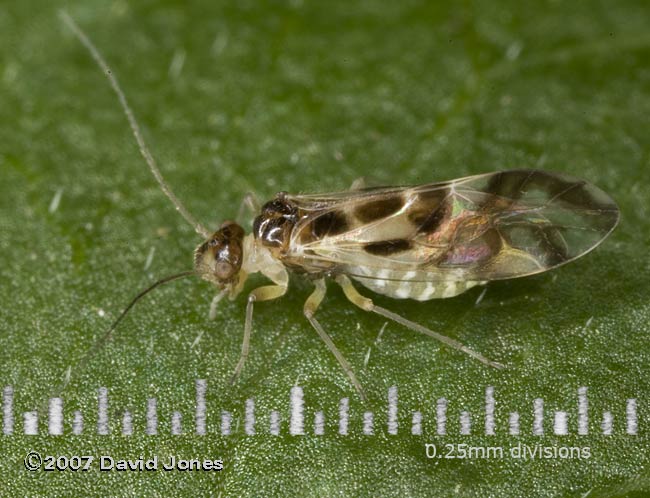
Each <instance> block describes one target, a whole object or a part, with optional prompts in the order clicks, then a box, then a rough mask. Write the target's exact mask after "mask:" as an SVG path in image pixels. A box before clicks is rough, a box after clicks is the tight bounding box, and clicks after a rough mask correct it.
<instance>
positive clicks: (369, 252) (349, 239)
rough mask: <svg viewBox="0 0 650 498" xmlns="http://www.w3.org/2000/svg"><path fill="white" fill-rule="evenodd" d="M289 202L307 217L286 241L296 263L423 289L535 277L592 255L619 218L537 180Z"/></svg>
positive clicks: (495, 179) (519, 176)
mask: <svg viewBox="0 0 650 498" xmlns="http://www.w3.org/2000/svg"><path fill="white" fill-rule="evenodd" d="M291 199H292V201H293V202H296V204H297V205H298V206H299V207H300V208H301V209H302V210H303V212H305V213H307V215H306V216H305V219H304V220H303V222H301V225H300V226H299V227H298V230H297V231H296V234H297V235H296V240H295V241H294V243H295V244H297V245H298V246H300V247H301V252H302V254H303V256H304V257H306V258H311V259H313V260H314V261H318V262H320V263H321V264H324V263H335V264H337V265H339V267H340V269H342V270H344V271H348V272H352V273H353V272H354V271H355V269H358V268H363V269H364V271H363V273H364V276H367V274H368V271H367V270H368V269H373V268H375V269H390V270H394V271H393V272H391V274H392V275H399V272H412V271H416V272H417V274H418V276H417V278H418V279H422V280H429V281H435V280H446V281H448V280H454V279H456V280H498V279H506V278H514V277H519V276H524V275H530V274H534V273H539V272H542V271H545V270H548V269H550V268H554V267H556V266H559V265H561V264H564V263H566V262H568V261H571V260H573V259H575V258H577V257H579V256H581V255H583V254H585V253H587V252H588V251H590V250H591V249H593V248H594V247H596V246H597V245H598V244H599V243H600V242H601V241H602V240H603V239H604V238H605V237H606V236H607V235H608V234H609V232H611V230H612V229H613V228H614V227H615V226H616V223H617V222H618V218H619V211H618V207H617V206H616V204H615V203H614V201H613V200H612V199H611V198H610V197H609V196H608V195H607V194H605V193H604V192H603V191H602V190H600V189H599V188H597V187H595V186H594V185H591V184H589V183H587V182H585V181H583V180H578V179H576V178H572V177H570V176H568V175H564V174H560V173H550V172H545V171H538V170H510V171H502V172H498V173H491V174H485V175H477V176H472V177H466V178H462V179H459V180H455V181H452V182H444V183H435V184H428V185H420V186H414V187H388V188H382V189H369V190H366V191H353V192H344V193H340V194H328V195H325V196H294V197H292V198H291ZM317 227H320V228H319V229H318V230H314V228H317ZM409 278H410V279H411V280H413V276H412V275H411V276H410V277H409Z"/></svg>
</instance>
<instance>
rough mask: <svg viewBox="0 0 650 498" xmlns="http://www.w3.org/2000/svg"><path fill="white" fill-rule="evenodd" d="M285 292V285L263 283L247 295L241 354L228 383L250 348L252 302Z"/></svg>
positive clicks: (235, 376)
mask: <svg viewBox="0 0 650 498" xmlns="http://www.w3.org/2000/svg"><path fill="white" fill-rule="evenodd" d="M286 292H287V287H286V286H284V285H265V286H263V287H258V288H257V289H255V290H253V291H252V292H251V293H250V294H249V295H248V303H247V304H246V321H245V322H244V340H243V342H242V346H241V356H240V357H239V361H238V362H237V366H236V367H235V371H234V372H233V374H232V377H231V378H230V384H234V383H235V381H236V380H237V378H238V377H239V374H240V373H241V371H242V368H244V363H246V359H247V358H248V351H249V349H250V341H251V331H252V329H253V303H255V301H270V300H272V299H277V298H278V297H281V296H283V295H284V294H285V293H286Z"/></svg>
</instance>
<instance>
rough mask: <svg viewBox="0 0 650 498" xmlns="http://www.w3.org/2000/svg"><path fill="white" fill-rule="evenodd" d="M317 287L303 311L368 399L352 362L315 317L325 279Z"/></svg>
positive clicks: (363, 398) (323, 289)
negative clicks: (351, 364) (349, 361)
mask: <svg viewBox="0 0 650 498" xmlns="http://www.w3.org/2000/svg"><path fill="white" fill-rule="evenodd" d="M314 285H315V289H314V292H312V293H311V295H310V296H309V297H308V298H307V300H306V301H305V305H304V306H303V312H304V313H305V317H306V318H307V320H309V323H311V326H312V327H314V329H315V330H316V332H318V335H319V336H320V338H321V339H322V340H323V342H324V343H325V345H326V346H327V348H328V349H329V350H330V351H331V352H332V354H333V355H334V357H335V358H336V359H337V361H338V362H339V364H340V365H341V367H342V368H343V370H344V371H345V373H346V374H347V376H348V377H349V379H350V382H352V385H354V387H355V389H356V390H357V392H358V393H359V396H361V399H362V400H364V401H365V400H366V399H367V398H366V394H365V392H364V391H363V388H362V387H361V383H360V382H359V380H358V379H357V376H356V375H354V371H353V370H352V367H351V366H350V363H348V360H346V359H345V357H344V356H343V354H341V352H340V351H339V350H338V349H337V347H336V346H335V345H334V343H333V342H332V339H331V338H330V336H329V335H328V334H327V332H325V330H324V329H323V327H322V326H321V324H320V323H319V322H318V321H317V320H316V318H315V317H314V314H315V313H316V310H317V309H318V307H319V306H320V303H321V302H322V301H323V298H324V297H325V292H326V291H327V288H326V286H325V279H322V278H321V279H320V280H316V281H315V282H314Z"/></svg>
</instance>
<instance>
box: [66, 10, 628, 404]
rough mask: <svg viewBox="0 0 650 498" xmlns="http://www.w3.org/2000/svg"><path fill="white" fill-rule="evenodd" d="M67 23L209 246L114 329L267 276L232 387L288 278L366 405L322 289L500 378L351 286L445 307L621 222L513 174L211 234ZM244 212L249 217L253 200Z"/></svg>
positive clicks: (374, 192)
mask: <svg viewBox="0 0 650 498" xmlns="http://www.w3.org/2000/svg"><path fill="white" fill-rule="evenodd" d="M63 19H64V21H65V22H66V23H67V24H68V26H69V27H70V28H71V29H72V31H73V32H74V33H75V34H76V35H77V36H78V38H79V39H80V40H81V42H82V43H83V44H84V45H85V46H86V48H88V49H89V51H90V52H91V54H92V56H93V57H94V59H95V60H96V61H97V63H98V64H99V65H100V67H101V68H102V69H103V70H104V71H105V72H106V74H107V75H108V78H109V81H110V83H111V85H112V87H113V89H114V90H115V92H116V93H117V95H118V98H119V101H120V104H121V105H122V108H123V110H124V112H125V114H126V116H127V118H128V120H129V123H130V126H131V129H132V131H133V134H134V135H135V138H136V140H137V142H138V144H139V146H140V151H141V153H142V155H143V156H144V158H145V160H146V162H147V164H148V165H149V168H150V169H151V171H152V173H153V175H154V176H155V178H156V180H157V181H158V183H159V184H160V186H161V188H162V190H163V192H164V193H165V194H166V195H167V196H168V197H169V199H170V200H171V201H172V202H173V204H174V206H175V207H176V208H177V210H178V211H180V213H181V214H182V215H183V216H184V218H185V219H186V220H187V221H188V222H189V223H190V224H191V225H192V226H193V227H194V228H195V230H196V232H197V233H198V234H199V235H201V236H202V237H203V238H204V240H205V241H204V242H203V243H201V244H200V245H199V246H198V248H197V249H196V251H195V254H194V269H193V270H191V271H186V272H183V273H180V274H177V275H172V276H170V277H167V278H165V279H162V280H160V281H158V282H156V283H155V284H153V285H152V286H151V287H149V288H148V289H146V290H145V291H143V292H141V293H140V294H138V295H137V296H136V297H135V298H134V299H133V301H132V302H131V303H130V304H129V306H127V308H126V309H125V310H124V312H123V313H122V314H121V315H120V317H119V318H118V319H117V320H116V322H115V323H114V324H113V326H112V327H111V328H110V329H109V331H108V333H107V334H110V332H111V331H112V330H113V329H114V328H115V326H116V325H117V324H118V323H119V321H120V320H121V319H122V318H123V317H124V315H125V314H126V313H127V312H128V311H129V310H130V309H131V307H132V306H133V305H134V304H135V303H136V302H137V301H138V300H139V299H140V298H141V297H142V296H143V295H145V294H146V293H148V292H149V291H150V290H152V289H153V288H155V287H157V286H158V285H161V284H163V283H166V282H169V281H171V280H175V279H177V278H182V277H186V276H190V275H197V276H199V277H201V278H202V279H204V280H207V281H208V282H210V283H212V284H213V285H214V286H215V287H216V289H217V293H216V296H215V298H214V299H213V301H212V305H211V307H210V314H211V315H214V314H215V310H216V306H217V303H218V302H219V301H220V300H221V299H222V298H223V297H224V296H228V297H229V298H231V299H234V298H235V297H237V296H238V295H239V294H241V293H242V291H243V289H244V284H245V282H246V281H247V278H248V277H249V276H250V275H252V274H255V273H261V274H262V275H264V276H265V277H267V278H268V279H269V280H270V284H268V285H263V286H261V287H258V288H256V289H254V290H252V291H251V292H250V293H249V294H248V300H247V304H246V318H245V324H244V337H243V343H242V350H241V356H240V358H239V361H238V363H237V365H236V367H235V371H234V374H233V376H232V381H233V382H234V380H236V379H237V377H238V376H239V374H240V373H241V371H242V368H243V367H244V364H245V362H246V360H247V358H248V354H249V347H250V339H251V332H252V329H253V308H254V306H255V303H258V302H261V301H271V300H275V299H277V298H280V297H281V296H283V295H284V294H285V293H286V292H287V290H288V286H289V273H290V272H291V273H296V274H302V275H305V276H306V277H307V278H309V279H310V280H311V281H312V282H313V284H314V290H313V292H312V293H311V295H310V296H309V297H308V299H307V300H306V302H305V304H304V315H305V317H306V318H307V320H308V321H309V323H310V324H311V325H312V327H313V328H314V329H315V331H316V332H317V333H318V335H319V336H320V338H321V339H322V340H323V341H324V342H325V344H326V345H327V347H328V349H329V350H330V351H331V353H332V354H333V355H334V356H335V357H336V359H337V360H338V362H339V364H340V365H341V367H342V368H343V370H344V371H345V373H346V374H347V376H348V377H349V379H350V382H351V383H352V384H353V385H354V387H355V388H356V389H357V391H358V392H359V393H360V395H361V396H362V397H363V396H364V394H363V389H362V387H361V384H360V382H359V381H358V379H357V377H356V376H355V374H354V371H353V369H352V367H351V365H350V364H349V363H348V361H347V360H346V359H345V358H344V356H343V355H342V354H341V352H340V351H339V350H338V349H337V348H336V346H335V345H334V343H333V342H332V340H331V338H330V336H329V335H328V334H327V333H326V332H325V330H324V329H323V327H322V326H321V324H320V322H318V320H317V319H316V317H315V314H316V310H317V309H318V307H319V305H320V304H321V302H322V300H323V298H324V297H325V294H326V281H327V280H333V281H334V282H335V283H336V284H338V285H339V286H340V287H341V288H342V290H343V292H344V294H345V296H346V297H347V298H348V299H349V301H350V302H351V303H353V304H354V305H356V306H358V307H359V308H361V309H362V310H364V311H368V312H372V313H376V314H378V315H381V316H383V317H385V318H387V319H389V320H392V321H394V322H397V323H398V324H400V325H403V326H405V327H407V328H409V329H411V330H414V331H417V332H421V333H423V334H426V335H428V336H432V337H434V338H436V339H438V340H440V341H442V342H443V343H445V344H447V345H448V346H451V347H453V348H456V349H458V350H460V351H463V352H465V353H467V354H469V355H470V356H472V357H474V358H476V359H478V360H479V361H481V362H483V363H485V364H486V365H490V366H493V367H497V368H499V367H502V365H501V364H499V363H496V362H493V361H491V360H488V359H487V358H485V357H484V356H483V355H481V354H479V353H477V352H475V351H473V350H471V349H469V348H468V347H466V346H464V345H462V344H461V343H459V342H458V341H455V340H454V339H451V338H449V337H446V336H443V335H441V334H438V333H437V332H434V331H432V330H430V329H428V328H426V327H424V326H423V325H420V324H418V323H415V322H412V321H410V320H408V319H407V318H404V317H403V316H400V315H398V314H396V313H394V312H392V311H389V310H387V309H385V308H382V307H380V306H377V305H376V304H375V303H374V302H373V300H372V299H370V298H368V297H366V296H364V295H362V294H361V293H360V292H359V291H358V290H357V288H356V287H355V285H354V283H353V282H355V283H356V284H359V285H361V286H363V287H365V288H366V289H368V290H371V291H374V292H375V293H378V294H383V295H385V296H388V297H391V298H396V299H415V300H418V301H428V300H431V299H438V298H448V297H453V296H456V295H458V294H461V293H463V292H465V291H466V290H468V289H470V288H472V287H475V286H478V285H484V284H486V283H487V282H490V281H493V280H503V279H510V278H516V277H522V276H526V275H534V274H537V273H541V272H544V271H547V270H550V269H552V268H555V267H558V266H560V265H563V264H565V263H567V262H569V261H572V260H574V259H576V258H578V257H580V256H582V255H584V254H586V253H587V252H589V251H590V250H592V249H593V248H595V247H596V246H597V245H598V244H600V243H601V242H602V241H603V240H604V239H605V237H607V235H608V234H609V233H610V232H611V231H612V230H613V229H614V227H615V226H616V224H617V223H618V219H619V210H618V207H617V206H616V203H615V202H614V201H613V200H612V199H611V198H610V197H609V196H608V195H607V194H605V193H604V192H603V191H602V190H600V189H599V188H597V187H595V186H594V185H592V184H589V183H587V182H586V181H583V180H579V179H576V178H573V177H570V176H568V175H565V174H562V173H552V172H546V171H540V170H509V171H501V172H497V173H488V174H482V175H476V176H470V177H466V178H461V179H457V180H452V181H447V182H441V183H431V184H426V185H418V186H411V187H381V188H362V189H355V190H350V191H346V192H338V193H332V194H314V195H301V194H297V195H294V194H289V193H286V192H281V193H279V194H277V196H276V197H275V198H274V199H272V200H270V201H269V202H266V203H265V204H263V205H262V206H261V208H259V212H258V214H257V216H256V217H255V220H254V223H253V231H252V233H250V234H246V233H245V231H244V229H243V228H242V226H241V225H239V224H238V223H236V222H233V221H226V222H224V223H223V224H222V225H221V227H220V228H219V229H218V230H216V231H215V232H211V231H208V230H207V229H206V228H205V227H204V226H203V225H201V224H200V223H199V222H197V221H196V220H195V219H194V218H193V217H192V215H191V214H190V213H189V212H188V211H187V210H186V209H185V207H184V206H183V204H182V203H181V202H180V200H178V199H177V198H176V196H175V195H174V193H173V192H172V190H171V189H170V188H169V186H168V185H167V184H166V183H165V181H164V179H163V177H162V175H161V173H160V171H159V169H158V167H157V165H156V163H155V161H154V158H153V156H152V155H151V153H150V152H149V149H148V148H147V146H146V144H145V142H144V140H143V138H142V135H141V133H140V130H139V127H138V124H137V122H136V120H135V118H134V116H133V113H132V111H131V109H130V107H129V105H128V103H127V101H126V98H125V96H124V93H123V92H122V90H121V89H120V87H119V85H118V82H117V80H116V78H115V76H114V75H113V74H112V73H111V71H110V69H109V68H108V66H107V64H106V62H105V61H104V59H103V58H102V57H101V55H100V54H99V52H98V51H97V49H96V48H95V47H94V45H93V44H92V42H91V41H90V40H89V39H88V38H87V36H86V35H85V34H84V33H83V32H82V31H81V30H80V29H79V27H78V26H77V25H76V24H75V23H74V21H73V20H72V19H71V18H70V17H68V16H67V15H65V14H63ZM246 200H247V204H248V205H250V206H254V205H255V204H256V203H255V201H254V200H253V198H252V197H248V198H247V199H246Z"/></svg>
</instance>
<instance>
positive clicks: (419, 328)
mask: <svg viewBox="0 0 650 498" xmlns="http://www.w3.org/2000/svg"><path fill="white" fill-rule="evenodd" d="M336 282H337V283H338V284H339V285H340V286H341V288H342V289H343V293H344V294H345V297H347V298H348V299H349V300H350V301H351V302H352V304H354V305H356V306H358V307H359V308H361V309H362V310H365V311H372V312H373V313H377V314H378V315H381V316H383V317H385V318H388V319H389V320H393V321H394V322H397V323H399V324H400V325H404V326H405V327H406V328H409V329H411V330H415V331H416V332H420V333H422V334H425V335H428V336H430V337H433V338H434V339H437V340H439V341H440V342H443V343H444V344H447V345H448V346H451V347H452V348H454V349H458V350H459V351H462V352H463V353H466V354H468V355H470V356H471V357H473V358H476V359H477V360H479V361H480V362H481V363H484V364H486V365H488V366H491V367H494V368H504V365H502V364H501V363H497V362H496V361H492V360H489V359H487V358H486V357H485V356H483V355H482V354H480V353H477V352H476V351H474V350H472V349H470V348H468V347H467V346H465V345H464V344H462V343H460V342H458V341H456V340H455V339H452V338H451V337H447V336H445V335H442V334H439V333H438V332H434V331H433V330H430V329H428V328H426V327H425V326H423V325H420V324H419V323H415V322H412V321H411V320H407V319H406V318H404V317H403V316H400V315H398V314H396V313H393V312H392V311H389V310H387V309H385V308H381V307H380V306H377V305H375V303H373V302H372V299H370V298H367V297H365V296H362V295H361V294H359V292H358V291H357V289H355V288H354V286H353V285H352V282H351V281H350V279H349V278H348V277H346V276H345V275H339V276H337V277H336Z"/></svg>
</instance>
